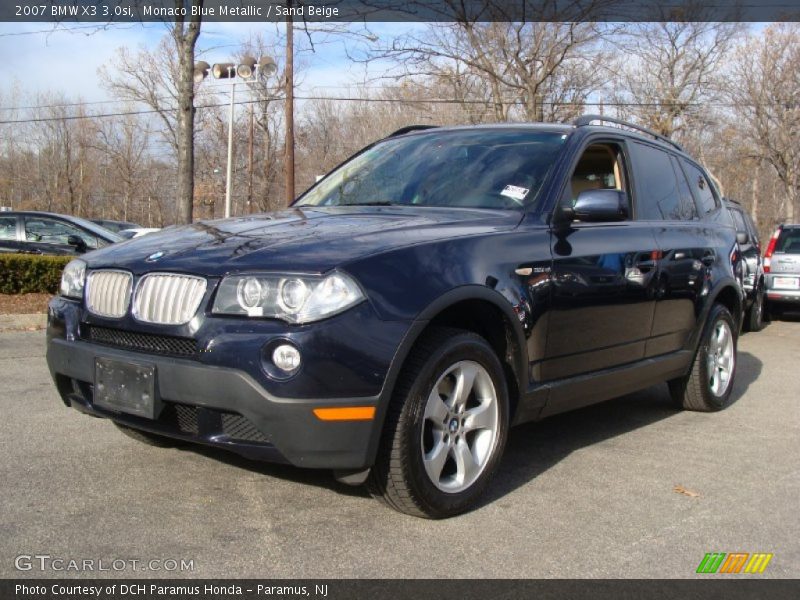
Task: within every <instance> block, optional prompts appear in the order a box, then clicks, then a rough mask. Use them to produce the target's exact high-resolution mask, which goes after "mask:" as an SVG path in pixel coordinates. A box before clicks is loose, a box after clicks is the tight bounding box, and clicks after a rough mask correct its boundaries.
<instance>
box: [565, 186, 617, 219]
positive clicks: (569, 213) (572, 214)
mask: <svg viewBox="0 0 800 600" xmlns="http://www.w3.org/2000/svg"><path fill="white" fill-rule="evenodd" d="M561 212H562V214H563V218H564V219H566V220H569V221H576V220H577V221H585V222H587V223H596V222H603V221H624V220H625V219H627V218H628V195H627V194H626V193H625V192H621V191H619V190H584V191H582V192H581V193H580V194H578V199H577V200H576V201H575V205H574V206H562V208H561Z"/></svg>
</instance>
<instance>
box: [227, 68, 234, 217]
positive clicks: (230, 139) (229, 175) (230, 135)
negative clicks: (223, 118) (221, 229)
mask: <svg viewBox="0 0 800 600" xmlns="http://www.w3.org/2000/svg"><path fill="white" fill-rule="evenodd" d="M235 102H236V81H235V80H234V81H232V82H231V110H230V114H229V115H228V170H227V174H226V176H225V218H226V219H227V218H229V217H230V216H231V182H232V181H233V107H234V104H235Z"/></svg>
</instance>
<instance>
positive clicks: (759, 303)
mask: <svg viewBox="0 0 800 600" xmlns="http://www.w3.org/2000/svg"><path fill="white" fill-rule="evenodd" d="M723 201H724V203H725V206H726V207H727V208H728V210H729V211H730V214H731V217H732V218H733V223H734V226H735V227H736V235H737V239H738V243H739V252H740V253H741V255H742V262H741V264H742V287H743V288H744V294H745V305H744V321H743V325H744V329H745V331H760V330H761V328H762V327H763V325H764V323H763V317H764V296H765V287H764V285H765V284H764V259H763V258H761V241H760V240H759V239H758V229H756V226H755V223H753V219H752V218H750V213H748V212H747V211H746V210H745V209H744V208H742V205H741V204H739V203H738V202H736V201H735V200H731V199H730V198H724V199H723Z"/></svg>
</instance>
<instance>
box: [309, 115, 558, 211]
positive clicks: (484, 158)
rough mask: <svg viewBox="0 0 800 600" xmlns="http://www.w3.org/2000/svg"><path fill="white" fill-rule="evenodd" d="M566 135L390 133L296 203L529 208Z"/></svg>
mask: <svg viewBox="0 0 800 600" xmlns="http://www.w3.org/2000/svg"><path fill="white" fill-rule="evenodd" d="M566 137H567V136H566V135H565V134H564V133H561V132H542V131H530V130H529V131H524V130H517V129H508V130H486V129H482V130H481V129H478V130H474V129H473V130H463V131H434V132H431V133H425V134H417V135H409V136H404V137H397V138H390V139H388V140H385V141H382V142H379V143H377V144H375V145H374V146H372V147H370V148H368V149H367V150H366V151H364V152H362V153H360V154H358V155H357V156H355V157H354V158H352V159H351V160H349V161H348V162H346V163H345V164H344V165H342V166H340V167H339V168H338V169H336V170H335V171H333V172H332V173H331V174H330V175H328V176H327V177H325V178H324V179H323V180H322V181H320V182H319V183H318V184H317V185H316V186H314V187H312V188H311V189H310V190H309V191H308V192H307V193H306V194H305V195H304V196H302V197H301V198H300V200H299V201H298V202H297V203H296V204H295V206H376V205H377V206H382V205H387V206H388V205H406V206H451V207H462V208H494V209H513V208H520V207H522V206H529V205H531V204H534V203H535V202H536V201H537V199H538V196H539V191H540V189H541V187H542V183H543V182H544V180H545V178H546V177H547V174H548V172H549V171H550V168H551V167H552V165H553V164H554V163H555V159H556V157H557V156H558V153H559V151H560V149H561V147H562V145H563V143H564V140H565V139H566Z"/></svg>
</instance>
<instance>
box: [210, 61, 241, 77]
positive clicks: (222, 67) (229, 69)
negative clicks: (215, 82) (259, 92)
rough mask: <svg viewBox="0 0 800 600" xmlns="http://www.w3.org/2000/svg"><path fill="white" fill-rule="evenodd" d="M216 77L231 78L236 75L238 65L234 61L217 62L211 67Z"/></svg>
mask: <svg viewBox="0 0 800 600" xmlns="http://www.w3.org/2000/svg"><path fill="white" fill-rule="evenodd" d="M211 73H212V74H213V75H214V79H230V78H232V77H236V65H234V64H233V63H216V64H215V65H214V66H213V67H212V68H211Z"/></svg>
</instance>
